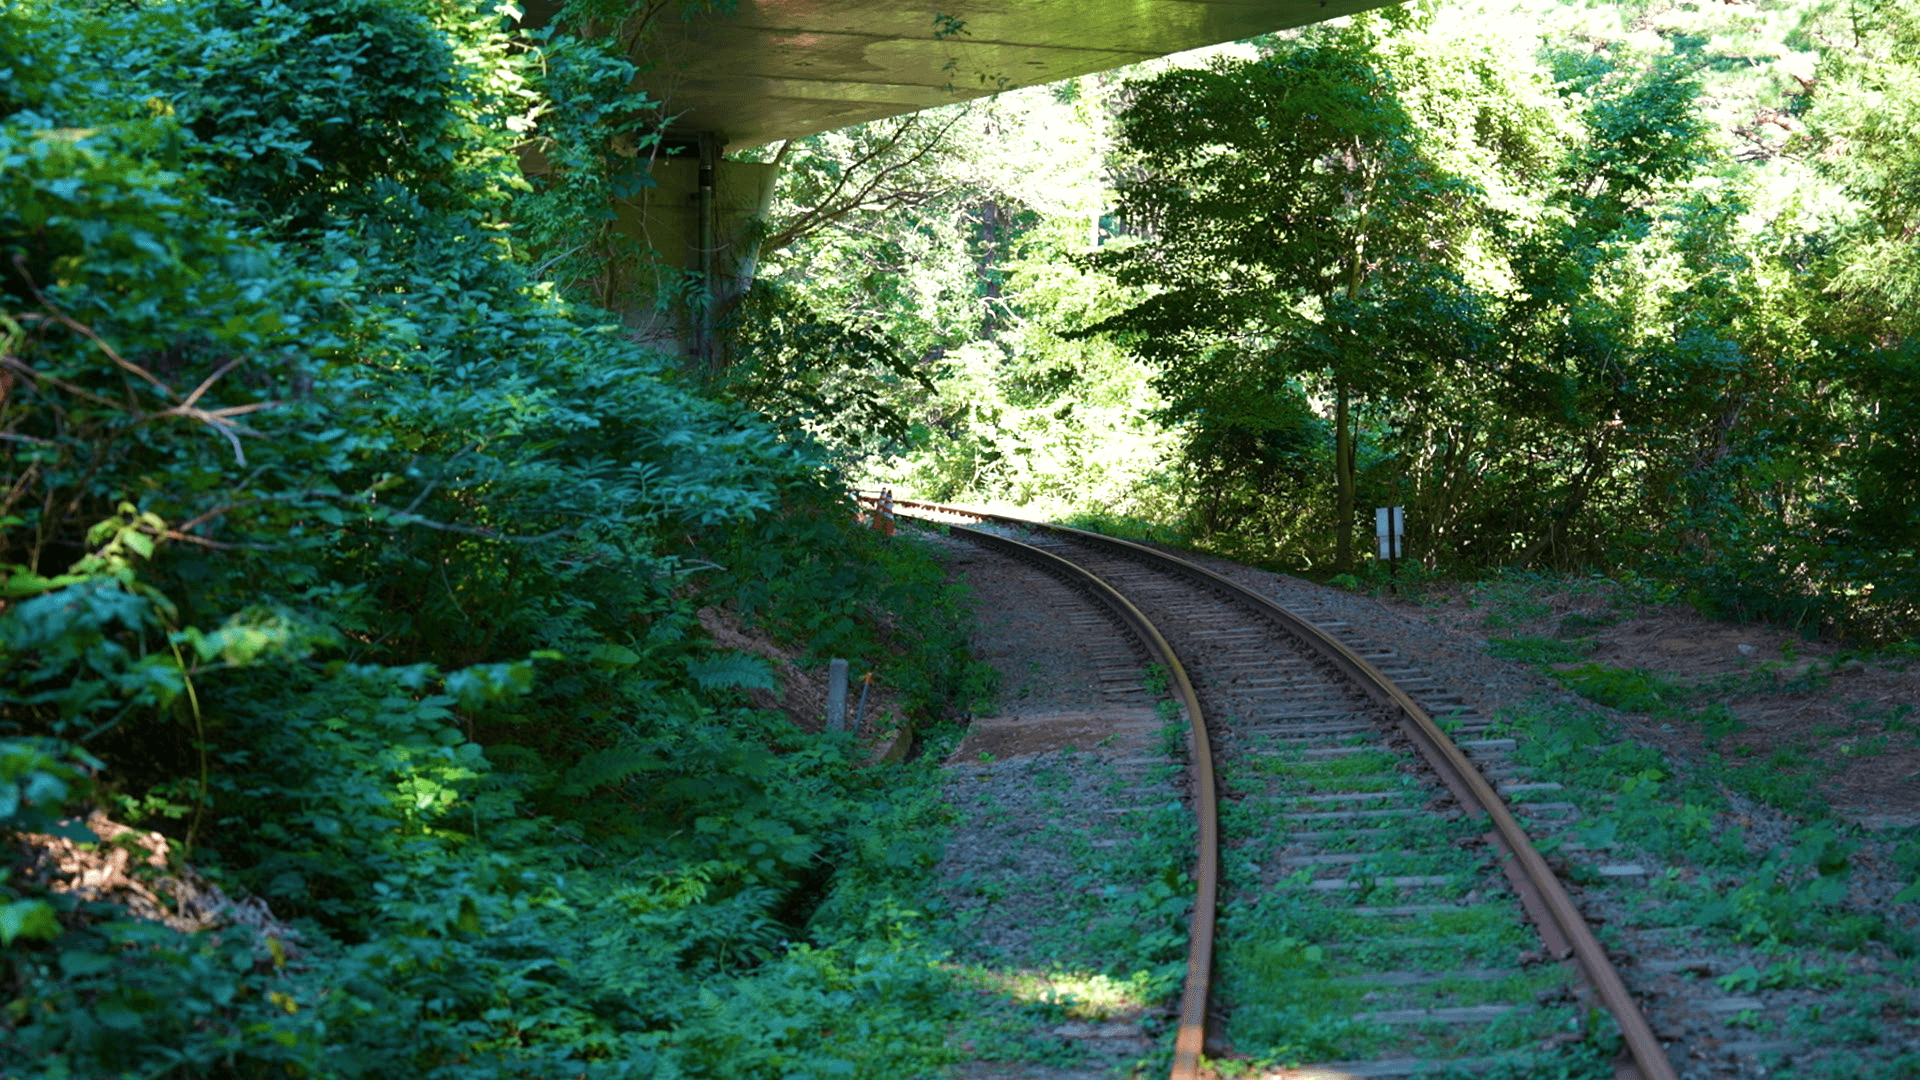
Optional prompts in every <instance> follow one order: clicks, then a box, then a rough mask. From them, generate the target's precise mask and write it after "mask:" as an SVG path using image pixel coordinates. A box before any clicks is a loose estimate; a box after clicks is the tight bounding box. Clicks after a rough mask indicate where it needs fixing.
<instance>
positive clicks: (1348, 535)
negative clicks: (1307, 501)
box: [1333, 376, 1353, 574]
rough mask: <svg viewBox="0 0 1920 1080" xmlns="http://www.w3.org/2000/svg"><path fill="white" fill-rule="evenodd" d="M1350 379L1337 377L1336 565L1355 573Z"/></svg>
mask: <svg viewBox="0 0 1920 1080" xmlns="http://www.w3.org/2000/svg"><path fill="white" fill-rule="evenodd" d="M1347 398H1348V392H1347V380H1346V379H1345V378H1344V377H1340V376H1336V377H1335V378H1334V400H1333V486H1334V490H1335V491H1336V492H1337V493H1338V494H1337V495H1336V497H1335V498H1334V511H1333V513H1334V534H1333V568H1334V570H1335V571H1337V572H1338V573H1342V574H1350V573H1352V572H1353V423H1352V418H1351V415H1350V410H1349V409H1348V407H1347Z"/></svg>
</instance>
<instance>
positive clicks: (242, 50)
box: [0, 0, 977, 1078]
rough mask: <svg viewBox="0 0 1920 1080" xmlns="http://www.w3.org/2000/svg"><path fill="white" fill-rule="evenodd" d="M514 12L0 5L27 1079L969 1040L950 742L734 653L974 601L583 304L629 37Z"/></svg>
mask: <svg viewBox="0 0 1920 1080" xmlns="http://www.w3.org/2000/svg"><path fill="white" fill-rule="evenodd" d="M511 14H512V13H511V12H510V11H507V10H505V9H493V8H488V7H485V6H478V5H465V4H459V3H452V4H440V3H414V2H410V0H314V2H309V3H293V4H279V3H270V4H266V5H264V6H263V5H259V4H243V3H235V2H232V0H182V2H178V3H163V4H156V5H138V6H130V5H123V4H111V3H103V4H89V3H64V2H59V3H55V2H44V3H43V2H39V0H24V2H16V3H9V4H6V5H4V6H0V267H4V269H0V438H4V441H3V442H0V458H3V459H4V461H5V468H4V470H0V474H3V475H4V478H5V479H4V489H3V493H0V499H3V500H4V501H3V502H0V578H3V580H4V585H0V595H3V596H4V599H0V831H4V832H5V834H6V847H5V849H4V850H5V853H6V855H5V859H4V869H0V1074H5V1075H7V1076H19V1077H23V1078H25V1077H35V1078H38V1077H49V1078H51V1077H79V1076H85V1077H105V1076H135V1075H139V1076H177V1077H194V1076H259V1075H276V1076H282V1075H303V1076H330V1077H331V1076H338V1077H346V1076H355V1077H378V1076H395V1077H401V1076H404V1077H409V1078H417V1077H429V1076H448V1077H452V1076H458V1077H463V1078H470V1077H482V1076H502V1077H505V1076H539V1077H553V1076H563V1075H564V1076H579V1075H593V1076H689V1077H692V1076H727V1077H746V1076H768V1077H773V1076H790V1075H795V1073H796V1071H805V1070H816V1071H820V1072H822V1073H823V1074H830V1073H841V1074H848V1073H851V1074H861V1075H881V1074H893V1075H898V1074H924V1073H925V1072H926V1071H927V1070H929V1069H931V1068H935V1067H937V1065H938V1061H939V1058H940V1055H941V1054H942V1053H943V1051H942V1049H941V1046H942V1044H941V1041H940V1039H939V1038H938V1035H937V1032H938V1026H939V1024H940V1023H941V1018H942V1017H943V1016H945V1015H946V1011H947V1010H948V1009H949V1007H950V1006H949V999H948V997H947V994H946V990H945V987H946V978H945V976H944V975H942V974H941V973H940V971H939V969H937V968H936V967H935V966H934V965H933V963H932V959H933V958H932V956H931V954H929V953H928V952H926V951H925V950H923V949H922V948H921V947H920V946H918V945H916V944H915V942H917V941H918V936H917V931H916V929H915V928H916V926H917V925H918V922H919V917H918V916H917V915H916V914H915V910H914V908H913V892H912V890H913V882H914V881H915V880H917V878H916V875H917V874H918V873H920V872H921V871H923V870H924V869H925V868H926V867H927V866H929V865H930V864H931V860H932V859H933V858H934V856H935V854H936V848H935V847H934V846H933V841H932V837H933V835H934V830H935V829H936V828H937V823H938V821H939V819H940V816H941V813H942V811H941V810H940V808H939V805H938V803H937V801H936V800H935V799H934V798H933V797H932V795H931V790H932V789H931V787H930V786H929V784H930V781H929V780H928V779H927V777H926V776H925V774H924V770H918V769H915V768H911V767H909V768H900V767H885V768H878V767H872V766H870V765H869V763H868V760H867V759H868V750H869V748H867V747H865V746H863V745H861V744H860V743H859V742H857V741H856V740H855V739H854V738H853V737H851V736H847V735H833V734H824V733H822V732H820V730H819V728H820V717H819V716H818V715H805V714H800V715H788V714H784V713H781V712H775V711H769V710H764V709H757V708H754V707H753V706H752V704H751V701H752V697H751V695H753V694H756V693H761V692H766V691H771V690H774V689H777V687H776V683H777V682H778V681H779V680H780V679H781V678H782V677H783V675H785V674H788V670H787V669H790V668H791V669H794V670H798V669H803V668H812V667H814V666H824V664H825V659H826V658H827V657H828V656H841V657H849V658H851V659H852V660H853V662H854V666H855V674H856V676H858V675H862V674H866V673H869V672H871V673H874V674H876V675H877V676H878V680H879V685H880V687H881V688H882V690H883V692H884V693H885V694H886V695H887V696H888V697H889V699H890V700H891V701H892V702H894V703H895V704H896V705H897V706H898V710H899V711H900V712H904V713H905V714H907V716H908V717H909V718H911V717H912V716H918V717H919V718H921V719H922V720H926V719H931V718H935V717H937V716H938V715H939V714H940V713H941V712H942V711H943V710H945V709H947V708H949V707H951V706H952V705H953V703H955V702H957V701H961V700H963V699H964V698H965V697H966V696H967V695H968V694H969V693H972V692H974V691H975V690H977V686H971V684H970V682H969V680H970V679H971V678H972V676H971V675H970V672H971V671H972V668H971V667H970V662H969V661H968V659H967V656H966V651H965V649H964V648H963V647H961V646H960V644H959V643H960V640H961V639H960V638H959V636H958V635H959V634H960V633H961V632H962V629H961V628H962V627H963V626H964V618H963V617H961V616H960V615H958V614H957V610H958V609H957V608H956V607H955V606H954V605H955V604H956V603H957V600H956V598H955V596H954V595H953V594H951V592H950V591H949V590H948V589H947V587H946V586H945V585H944V584H943V581H942V575H941V574H940V573H939V572H938V571H937V570H936V569H935V568H934V567H933V566H932V564H931V563H930V562H929V561H928V560H926V559H925V558H924V557H923V556H921V555H919V554H917V553H916V549H915V548H913V547H912V546H911V545H909V544H907V543H906V542H905V541H901V542H900V543H896V544H885V543H883V542H882V540H881V538H879V537H878V536H877V535H876V534H873V533H871V532H869V531H866V530H864V529H861V528H858V527H856V525H855V523H854V520H853V519H854V514H853V510H852V507H851V506H850V505H849V503H848V502H847V500H846V498H845V496H844V494H843V491H842V488H841V486H840V482H839V480H838V477H837V476H836V474H835V473H834V472H833V471H832V468H831V465H830V462H829V461H828V460H827V458H826V457H825V456H824V455H823V454H822V453H820V452H819V451H818V450H817V449H816V448H815V447H814V446H813V444H812V443H810V442H809V441H808V440H807V439H806V438H804V437H796V436H795V435H794V434H793V433H791V432H789V431H787V430H783V429H781V428H779V427H776V426H774V425H772V424H770V423H768V422H766V421H764V420H762V419H760V418H758V417H756V416H755V415H753V414H751V413H748V412H744V411H743V410H741V409H740V408H739V407H738V406H737V405H736V404H734V403H731V402H729V401H726V400H724V399H722V398H718V397H715V396H712V395H710V394H706V393H703V392H702V391H701V389H700V387H699V386H698V385H697V384H695V383H692V382H690V381H689V380H688V379H687V378H685V377H684V376H683V374H682V373H681V372H680V371H679V370H678V369H677V367H676V365H675V363H674V362H673V360H672V359H671V358H669V357H663V356H660V355H657V354H654V353H650V352H648V351H646V350H644V349H641V348H639V347H637V346H636V345H634V344H632V343H631V342H629V341H628V340H627V339H626V337H625V336H624V335H623V334H622V333H621V332H619V330H618V329H617V327H615V326H613V325H610V323H611V319H610V318H609V317H608V316H607V315H606V314H605V313H604V312H602V311H600V310H598V309H596V308H594V307H592V306H591V303H590V302H591V301H592V300H593V299H594V297H593V295H592V289H591V288H590V287H589V286H590V285H591V284H592V283H591V281H584V279H583V281H584V283H582V282H581V281H574V280H573V275H572V272H571V271H569V270H568V267H569V266H572V265H574V264H573V263H570V262H569V260H570V259H572V258H574V254H573V253H570V251H569V249H570V248H571V247H573V246H575V245H577V244H579V243H582V242H586V241H591V240H593V239H594V238H595V237H596V236H597V235H598V233H597V232H596V230H597V229H598V228H599V224H600V222H601V220H602V219H601V218H600V217H598V216H596V215H595V214H594V213H592V212H591V211H592V208H594V207H596V206H604V204H605V200H606V199H607V198H610V197H612V194H613V193H614V192H615V191H617V189H618V186H619V185H620V184H621V183H623V182H629V181H630V179H631V178H630V177H628V178H627V179H623V177H626V174H627V173H630V172H631V170H632V167H633V166H632V160H633V159H632V157H631V156H630V155H626V154H623V153H621V152H619V147H620V146H621V145H623V143H622V140H631V139H632V138H633V137H634V136H635V134H636V132H638V133H639V134H640V135H641V136H642V137H644V136H645V129H644V127H643V126H642V125H641V124H640V121H639V120H637V119H636V118H635V117H636V114H635V112H634V110H633V107H634V106H635V104H636V103H635V101H634V100H633V97H632V95H631V94H629V92H628V90H627V86H628V81H629V79H630V77H631V75H632V69H631V65H630V64H627V63H626V62H625V61H623V60H620V59H618V58H617V57H615V56H614V54H613V53H612V52H610V51H608V49H607V48H606V47H605V44H604V43H603V42H599V41H596V39H595V38H594V37H593V35H591V34H578V33H576V34H573V35H572V36H568V33H567V31H566V30H565V29H564V28H563V29H560V30H556V31H553V32H550V33H544V34H542V35H528V34H524V33H519V32H517V31H516V29H515V25H514V23H513V21H512V20H511V18H510V16H511ZM529 141H536V142H539V144H540V145H541V147H542V148H543V149H544V151H545V153H546V154H547V160H548V161H549V162H552V163H557V165H556V167H554V168H552V169H550V170H549V171H548V172H547V173H545V174H543V175H542V176H541V177H540V178H538V179H537V181H536V182H532V183H530V182H529V181H528V180H527V179H525V177H524V176H523V171H522V168H521V157H520V151H522V150H524V149H525V146H526V144H527V143H528V142H529ZM608 147H612V148H613V149H612V150H608V149H607V148H608ZM556 278H557V279H558V284H557V285H556V284H555V279H556ZM716 627H728V628H731V632H732V635H733V636H732V637H731V638H728V640H729V641H733V640H747V639H752V640H758V641H766V640H776V641H779V642H781V643H783V644H784V646H785V648H784V650H782V655H785V656H787V657H789V658H791V659H792V663H790V664H787V663H782V664H779V665H776V664H774V663H772V662H770V661H769V660H768V659H767V658H766V656H767V653H768V650H757V651H756V650H744V649H740V648H734V647H723V646H721V645H720V644H718V643H717V642H718V641H719V638H718V637H716V631H715V629H714V628H716ZM89 808H92V809H93V810H95V811H96V813H95V815H94V816H92V817H88V816H87V813H86V812H87V810H88V809H89ZM90 823H91V824H90ZM127 824H132V825H134V826H136V828H135V829H133V830H128V829H127V828H126V827H125V826H126V825H127ZM907 837H922V838H924V839H907ZM94 871H99V872H98V873H95V872H94ZM129 897H137V898H139V899H140V901H141V903H144V904H146V906H145V907H140V906H139V905H138V904H136V905H134V906H133V907H129V906H128V901H129ZM136 911H140V912H145V913H146V914H147V915H148V916H149V917H148V918H141V917H137V916H136V914H135V912H136ZM156 914H157V918H156ZM855 1031H857V1032H861V1033H863V1034H861V1035H859V1036H858V1037H854V1038H845V1037H840V1036H839V1035H836V1032H839V1033H846V1032H855Z"/></svg>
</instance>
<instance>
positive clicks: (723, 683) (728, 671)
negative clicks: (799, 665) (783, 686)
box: [687, 652, 779, 690]
mask: <svg viewBox="0 0 1920 1080" xmlns="http://www.w3.org/2000/svg"><path fill="white" fill-rule="evenodd" d="M687 675H688V677H690V678H691V679H693V681H694V683H695V684H696V685H697V686H699V687H700V689H702V690H726V689H740V690H774V689H777V688H778V686H779V684H778V683H777V682H776V681H775V679H774V677H773V668H772V667H770V666H769V665H768V664H767V662H766V660H764V659H762V658H761V657H758V656H752V655H749V654H747V653H743V652H728V653H721V654H720V655H717V656H709V657H703V658H700V659H692V660H688V661H687Z"/></svg>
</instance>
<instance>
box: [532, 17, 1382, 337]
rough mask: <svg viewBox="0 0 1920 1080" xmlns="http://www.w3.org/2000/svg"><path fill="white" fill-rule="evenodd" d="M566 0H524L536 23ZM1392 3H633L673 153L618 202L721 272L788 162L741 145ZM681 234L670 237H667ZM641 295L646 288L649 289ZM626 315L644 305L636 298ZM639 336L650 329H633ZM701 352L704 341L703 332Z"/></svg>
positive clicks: (646, 72) (715, 273)
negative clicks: (643, 185)
mask: <svg viewBox="0 0 1920 1080" xmlns="http://www.w3.org/2000/svg"><path fill="white" fill-rule="evenodd" d="M563 2H564V0H528V4H527V11H526V17H525V20H524V21H525V22H526V23H527V24H529V25H533V26H538V25H541V24H544V23H545V22H547V21H549V20H551V19H552V18H553V16H554V14H555V13H556V12H557V11H558V10H559V7H560V4H561V3H563ZM1387 2H1390V0H930V2H928V0H923V2H920V3H913V2H908V0H739V2H738V5H737V7H736V8H735V10H734V11H733V12H732V13H730V14H711V13H710V14H703V15H698V16H695V17H693V18H690V19H682V18H680V17H679V15H678V14H677V5H676V4H675V3H674V0H636V3H635V6H634V9H633V14H632V16H631V17H630V18H628V20H627V21H626V23H625V24H623V26H622V27H621V28H620V29H619V31H618V32H619V33H620V35H621V38H622V40H628V41H630V42H631V43H632V44H631V45H630V47H629V51H630V53H631V54H632V56H633V59H634V61H635V63H636V64H637V65H638V66H639V68H640V70H641V72H642V74H641V76H640V79H639V85H640V87H641V88H644V89H646V90H647V91H648V92H649V94H650V95H651V96H653V97H655V98H657V99H659V100H661V101H662V102H664V103H665V105H666V111H667V112H668V113H670V114H672V115H673V116H674V117H675V119H674V121H673V125H672V127H671V128H670V129H669V133H670V135H671V136H672V137H673V141H674V143H676V144H677V145H676V146H675V147H674V149H675V150H676V152H677V154H676V156H668V157H660V158H656V159H655V160H654V162H653V163H652V169H651V171H652V175H653V178H654V180H655V182H656V184H657V185H658V186H657V187H655V188H651V189H648V190H647V191H646V192H644V193H643V197H639V198H636V200H635V201H634V202H633V203H631V204H629V205H626V206H623V207H621V208H620V216H621V221H622V228H623V230H627V231H631V232H633V233H634V234H635V235H644V236H647V237H649V238H650V240H651V242H652V243H653V244H654V245H655V246H656V248H658V249H660V253H661V256H662V259H663V261H665V262H667V263H669V264H671V265H677V266H681V267H684V268H686V269H690V270H696V271H697V272H699V273H702V274H703V275H704V276H705V277H706V279H707V281H708V286H709V292H710V293H724V292H726V291H727V287H726V286H725V285H723V284H721V283H720V281H719V280H718V279H719V278H721V277H737V276H739V274H740V271H741V270H742V269H743V268H745V269H746V272H747V273H751V270H750V267H751V264H752V253H751V252H748V251H745V250H744V248H743V245H740V244H738V243H732V242H730V238H734V237H738V236H739V235H740V234H741V226H742V225H743V224H744V223H745V222H746V221H747V220H749V219H750V218H752V217H753V216H754V215H756V214H758V213H762V212H764V210H765V208H766V205H767V202H768V200H769V199H770V197H771V193H772V188H773V182H774V179H775V172H776V170H775V169H774V168H773V167H771V166H766V165H751V164H747V163H741V162H728V161H723V160H721V156H720V155H721V154H722V153H723V152H724V151H725V150H726V149H742V148H747V147H753V146H760V145H764V144H767V143H772V142H778V141H781V140H785V139H795V138H801V137H804V136H807V135H814V134H818V133H820V132H823V131H831V130H833V129H835V128H841V127H846V126H849V125H852V124H859V123H865V122H867V121H870V120H878V119H882V118H885V117H889V116H898V115H901V114H903V113H910V112H916V111H918V110H921V109H927V108H933V107H936V106H940V105H949V104H953V103H954V102H958V101H966V100H968V99H971V98H977V97H982V96H985V95H988V94H992V93H996V92H998V91H1000V90H1006V89H1012V88H1015V87H1020V86H1035V85H1040V84H1043V83H1049V82H1057V81H1059V80H1061V79H1068V78H1072V77H1074V76H1076V75H1086V74H1090V73H1092V72H1096V71H1107V70H1111V69H1113V68H1117V67H1124V66H1126V65H1128V64H1135V63H1139V62H1140V61H1143V60H1150V59H1153V58H1155V57H1160V56H1165V55H1168V54H1170V53H1176V52H1185V51H1187V50H1189V49H1197V48H1201V47H1203V46H1207V45H1217V44H1221V43H1224V42H1229V41H1238V40H1242V39H1244V38H1250V37H1254V36H1257V35H1259V34H1264V33H1271V32H1273V31H1276V30H1284V29H1288V28H1291V27H1297V26H1303V25H1306V24H1308V23H1315V22H1321V21H1324V20H1327V19H1332V18H1336V17H1338V16H1341V15H1349V14H1352V13H1354V12H1357V11H1364V10H1367V9H1370V8H1376V7H1381V6H1384V4H1385V3H1387ZM670 238H673V239H670ZM642 288H643V289H644V286H642ZM616 306H620V307H626V308H628V311H629V318H628V321H629V323H632V322H633V321H634V319H633V317H632V316H633V314H634V313H635V308H634V307H633V306H630V305H629V304H619V305H616ZM636 329H638V327H636ZM693 338H694V340H692V341H691V342H689V345H690V346H692V351H694V352H696V353H699V352H701V351H703V349H704V347H705V343H704V338H705V335H704V334H703V333H701V332H700V331H699V330H698V329H697V328H696V329H695V331H694V334H693Z"/></svg>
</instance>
